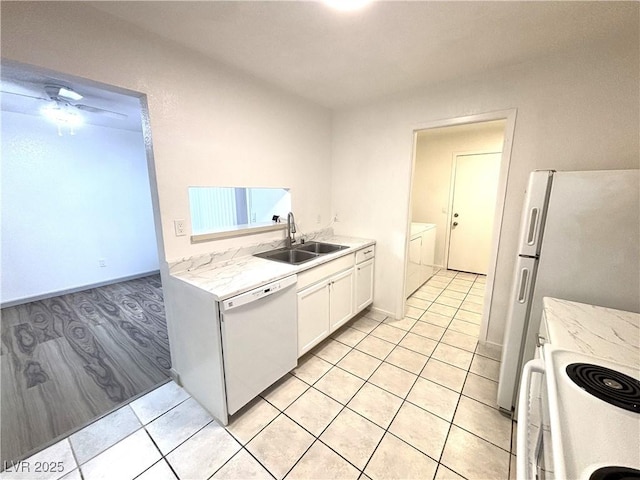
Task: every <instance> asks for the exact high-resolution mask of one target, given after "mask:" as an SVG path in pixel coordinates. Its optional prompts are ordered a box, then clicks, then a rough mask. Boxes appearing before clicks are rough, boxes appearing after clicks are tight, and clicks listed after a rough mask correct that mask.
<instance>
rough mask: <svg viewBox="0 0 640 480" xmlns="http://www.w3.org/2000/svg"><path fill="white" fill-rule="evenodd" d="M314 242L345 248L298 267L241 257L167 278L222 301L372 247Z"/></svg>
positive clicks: (358, 242) (352, 241) (355, 241)
mask: <svg viewBox="0 0 640 480" xmlns="http://www.w3.org/2000/svg"><path fill="white" fill-rule="evenodd" d="M314 241H318V242H324V243H334V244H338V245H345V246H348V247H349V248H347V249H344V250H339V251H337V252H334V253H329V254H327V255H321V256H319V257H318V258H315V259H313V260H311V261H309V262H305V263H303V264H301V265H289V264H288V263H282V262H276V261H274V260H267V259H264V258H259V257H254V256H252V255H245V256H243V257H239V258H235V259H232V260H226V261H221V262H218V263H209V264H206V265H202V266H200V267H197V268H194V269H191V270H189V271H182V272H176V273H172V274H171V276H172V277H174V278H176V279H179V280H182V281H184V282H186V283H189V284H191V285H195V286H196V287H198V288H201V289H203V290H206V291H207V292H209V293H211V294H212V295H213V296H214V299H215V300H217V301H222V300H226V299H227V298H230V297H233V296H235V295H238V294H240V293H243V292H246V291H249V290H252V289H254V288H258V287H259V286H261V285H264V284H265V283H269V282H273V281H276V280H279V279H281V278H284V277H286V276H288V275H293V274H294V273H300V272H303V271H305V270H308V269H309V268H313V267H316V266H318V265H321V264H323V263H326V262H330V261H331V260H335V259H336V258H340V257H342V256H345V255H349V254H351V253H353V252H355V251H356V250H359V249H361V248H364V247H368V246H370V245H374V244H375V240H369V239H363V238H353V237H343V236H337V235H332V236H328V237H322V238H314ZM265 250H268V249H265Z"/></svg>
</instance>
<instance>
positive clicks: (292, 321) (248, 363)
mask: <svg viewBox="0 0 640 480" xmlns="http://www.w3.org/2000/svg"><path fill="white" fill-rule="evenodd" d="M296 282H297V277H296V275H291V276H289V277H285V278H283V279H281V280H278V281H276V282H272V283H269V284H268V285H263V286H262V287H260V288H256V289H254V290H251V291H249V292H245V293H242V294H240V295H237V296H235V297H232V298H229V299H227V300H224V301H223V302H222V303H221V308H220V310H221V311H220V317H221V324H220V325H221V327H220V328H221V331H222V358H223V362H224V378H225V380H224V381H225V387H226V395H227V411H228V413H229V414H230V415H232V414H234V413H235V412H237V411H238V410H239V409H240V408H242V407H243V406H244V405H246V404H247V403H248V402H249V401H250V400H251V399H253V398H255V397H256V396H257V395H258V394H259V393H260V392H262V391H263V390H264V389H265V388H267V387H269V386H270V385H272V384H273V383H274V382H276V381H277V380H278V379H280V378H281V377H283V376H284V375H286V374H287V372H289V371H291V370H292V369H294V368H295V367H296V366H297V364H298V321H297V297H296Z"/></svg>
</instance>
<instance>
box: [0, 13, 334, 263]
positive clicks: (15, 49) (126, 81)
mask: <svg viewBox="0 0 640 480" xmlns="http://www.w3.org/2000/svg"><path fill="white" fill-rule="evenodd" d="M90 3H91V2H86V3H85V2H71V3H69V2H10V3H3V4H2V19H1V20H2V56H3V58H8V59H11V60H15V61H19V62H23V63H28V64H32V65H37V66H41V67H45V68H50V69H53V70H57V71H60V72H64V73H67V74H71V75H76V76H80V77H84V78H89V79H92V80H96V81H100V82H104V83H107V84H111V85H115V86H119V87H124V88H127V89H131V90H134V91H137V92H142V93H146V94H147V95H148V104H149V111H150V118H151V129H152V132H151V133H152V135H153V154H154V158H155V175H156V177H157V183H158V195H159V206H160V220H161V222H162V232H163V240H164V254H165V257H166V259H167V260H169V261H173V260H177V259H180V258H183V257H188V256H191V255H196V254H199V253H206V252H209V251H212V250H219V249H225V248H229V247H232V246H242V245H247V244H252V243H255V242H256V241H257V240H258V239H259V240H263V239H270V238H274V239H275V238H284V234H283V233H282V232H281V231H280V232H274V233H267V234H262V235H260V236H256V235H253V236H246V237H239V238H236V239H229V240H219V241H213V242H203V243H198V244H193V245H192V244H191V243H190V240H189V236H184V237H176V236H175V234H174V228H173V220H174V219H184V220H185V221H186V224H187V227H188V228H189V227H190V225H189V205H188V193H187V188H188V186H252V187H288V188H290V189H291V195H292V205H293V210H294V212H295V214H296V220H297V222H298V226H299V228H300V230H301V231H302V232H303V233H304V232H306V231H311V230H316V229H318V228H321V227H322V226H324V225H326V224H328V223H329V216H330V176H331V163H330V153H331V140H330V137H331V115H330V112H329V111H328V110H326V109H324V108H321V107H318V106H316V105H314V104H312V103H310V102H308V101H306V100H302V99H300V98H299V97H296V96H293V95H290V94H286V93H283V92H282V91H280V90H278V89H275V88H271V87H270V86H268V85H265V84H264V83H263V82H260V81H258V80H255V79H253V78H251V77H248V76H247V75H245V74H241V73H238V72H237V71H235V70H233V69H231V68H229V67H226V66H224V65H221V64H215V63H213V62H211V60H209V59H206V58H205V57H202V56H201V55H199V54H197V53H194V52H191V51H188V50H185V49H183V48H182V47H179V46H178V45H176V44H173V43H171V42H168V41H166V40H164V39H162V38H160V37H157V36H155V35H153V34H150V33H146V32H143V31H139V30H138V29H136V28H135V27H133V26H132V25H129V24H127V23H125V22H123V21H122V20H119V19H116V18H114V17H111V16H108V15H107V14H105V13H103V12H99V11H97V10H95V9H93V8H92V7H91V5H90ZM318 166H322V167H321V168H318ZM318 215H320V216H321V219H322V220H321V224H317V223H316V219H317V216H318ZM161 260H162V259H161Z"/></svg>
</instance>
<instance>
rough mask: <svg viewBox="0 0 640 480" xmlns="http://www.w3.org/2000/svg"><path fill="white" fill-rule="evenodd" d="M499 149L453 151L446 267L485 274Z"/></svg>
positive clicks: (498, 173)
mask: <svg viewBox="0 0 640 480" xmlns="http://www.w3.org/2000/svg"><path fill="white" fill-rule="evenodd" d="M501 155H502V152H488V153H470V154H456V155H455V159H454V162H453V173H452V185H451V197H452V201H451V209H450V211H451V212H452V216H451V220H450V222H449V232H448V234H449V248H448V252H447V262H446V265H447V269H448V270H456V271H459V272H469V273H477V274H480V275H486V274H487V271H488V269H489V257H490V255H491V236H492V234H493V214H494V211H495V207H496V195H497V188H498V179H499V175H500V158H501Z"/></svg>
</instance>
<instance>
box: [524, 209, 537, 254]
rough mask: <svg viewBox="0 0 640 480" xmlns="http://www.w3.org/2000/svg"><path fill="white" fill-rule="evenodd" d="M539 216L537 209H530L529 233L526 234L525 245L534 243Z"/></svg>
mask: <svg viewBox="0 0 640 480" xmlns="http://www.w3.org/2000/svg"><path fill="white" fill-rule="evenodd" d="M539 214H540V210H539V209H538V208H532V209H531V211H530V212H529V232H528V234H527V245H533V244H534V243H536V239H537V233H538V223H539V222H538V217H539Z"/></svg>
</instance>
